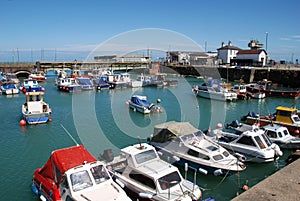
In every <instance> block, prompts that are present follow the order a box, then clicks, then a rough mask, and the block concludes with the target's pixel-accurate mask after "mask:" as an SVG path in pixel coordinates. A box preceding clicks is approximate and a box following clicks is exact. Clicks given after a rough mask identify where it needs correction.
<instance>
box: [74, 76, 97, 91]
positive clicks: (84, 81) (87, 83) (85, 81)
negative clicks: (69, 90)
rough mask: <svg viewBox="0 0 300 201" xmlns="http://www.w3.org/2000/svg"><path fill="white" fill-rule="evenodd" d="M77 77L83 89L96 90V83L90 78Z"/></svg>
mask: <svg viewBox="0 0 300 201" xmlns="http://www.w3.org/2000/svg"><path fill="white" fill-rule="evenodd" d="M76 79H77V82H78V84H79V85H80V86H81V89H82V90H94V85H93V82H92V81H91V79H90V78H88V77H77V78H76Z"/></svg>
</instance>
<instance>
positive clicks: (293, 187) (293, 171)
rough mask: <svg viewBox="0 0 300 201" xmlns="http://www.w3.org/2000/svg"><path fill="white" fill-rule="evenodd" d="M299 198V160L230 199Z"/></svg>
mask: <svg viewBox="0 0 300 201" xmlns="http://www.w3.org/2000/svg"><path fill="white" fill-rule="evenodd" d="M248 200H256V201H259V200H261V201H266V200H278V201H279V200H300V160H296V161H294V162H292V163H291V164H289V165H287V166H286V167H284V168H283V169H281V170H279V171H278V172H276V173H274V174H273V175H271V176H269V177H268V178H266V179H264V180H263V181H261V182H259V183H258V184H256V185H255V186H253V187H250V189H249V190H247V191H246V192H244V193H242V194H241V195H239V196H237V197H236V198H234V199H233V200H232V201H248Z"/></svg>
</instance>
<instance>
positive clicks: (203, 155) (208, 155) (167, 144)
mask: <svg viewBox="0 0 300 201" xmlns="http://www.w3.org/2000/svg"><path fill="white" fill-rule="evenodd" d="M148 143H149V144H151V145H152V146H154V147H155V148H156V149H157V151H158V152H159V153H161V158H162V159H164V160H166V161H168V162H170V163H174V162H175V163H177V164H178V165H181V166H183V167H184V166H185V165H186V164H188V166H190V167H193V168H195V169H197V170H199V171H200V170H201V172H202V173H204V174H208V173H209V174H213V175H224V174H228V173H229V172H231V173H234V172H239V171H243V170H245V169H246V166H245V165H244V164H243V163H242V162H240V161H239V160H238V159H237V158H236V157H235V156H233V155H231V154H230V153H229V152H228V151H227V150H226V149H224V148H223V147H222V146H220V145H218V144H217V143H216V142H213V141H212V140H211V139H210V138H209V137H207V136H206V135H205V134H204V133H203V132H202V131H201V130H198V129H196V128H195V127H193V126H192V125H191V124H190V123H189V122H175V121H170V122H166V123H163V124H159V125H156V126H155V127H154V133H153V135H152V136H151V138H149V139H148ZM174 156H175V159H174ZM176 158H179V159H180V160H176Z"/></svg>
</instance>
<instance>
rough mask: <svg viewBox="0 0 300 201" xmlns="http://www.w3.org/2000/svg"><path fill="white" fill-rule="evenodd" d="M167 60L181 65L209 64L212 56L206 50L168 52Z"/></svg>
mask: <svg viewBox="0 0 300 201" xmlns="http://www.w3.org/2000/svg"><path fill="white" fill-rule="evenodd" d="M167 57H168V58H167V61H168V62H169V63H173V64H180V65H192V66H193V65H208V64H209V63H210V62H209V61H210V58H211V57H210V56H209V55H208V54H206V53H205V52H180V51H173V52H167Z"/></svg>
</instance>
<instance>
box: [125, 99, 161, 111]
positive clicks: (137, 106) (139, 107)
mask: <svg viewBox="0 0 300 201" xmlns="http://www.w3.org/2000/svg"><path fill="white" fill-rule="evenodd" d="M128 104H129V107H130V108H132V109H133V110H134V111H138V112H141V113H143V114H149V113H154V112H162V109H161V108H160V107H159V106H157V105H154V104H153V103H150V102H149V101H148V100H147V97H146V96H141V95H133V96H132V97H131V99H130V100H129V101H128Z"/></svg>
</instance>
